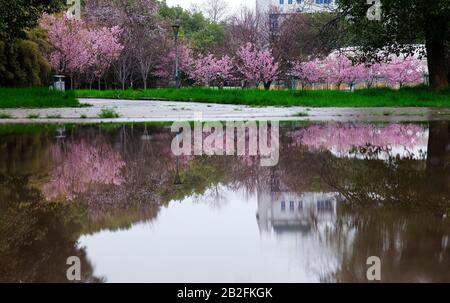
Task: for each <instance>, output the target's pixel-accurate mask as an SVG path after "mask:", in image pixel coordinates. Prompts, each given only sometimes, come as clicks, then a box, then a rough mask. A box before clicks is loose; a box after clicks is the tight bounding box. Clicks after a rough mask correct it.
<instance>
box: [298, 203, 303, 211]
mask: <svg viewBox="0 0 450 303" xmlns="http://www.w3.org/2000/svg"><path fill="white" fill-rule="evenodd" d="M298 209H300V210H301V209H303V201H298Z"/></svg>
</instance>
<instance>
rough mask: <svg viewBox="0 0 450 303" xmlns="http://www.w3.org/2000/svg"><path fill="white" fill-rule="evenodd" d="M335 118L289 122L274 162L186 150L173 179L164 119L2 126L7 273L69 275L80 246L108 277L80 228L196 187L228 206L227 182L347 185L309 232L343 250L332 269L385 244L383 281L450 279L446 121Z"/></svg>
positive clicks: (354, 276)
mask: <svg viewBox="0 0 450 303" xmlns="http://www.w3.org/2000/svg"><path fill="white" fill-rule="evenodd" d="M359 127H360V128H361V129H362V130H358V128H359ZM334 129H337V127H336V124H321V125H312V126H298V127H295V126H293V127H287V128H282V129H281V134H280V135H281V136H280V140H281V144H280V146H281V150H280V161H279V164H278V165H277V166H275V167H261V166H259V161H256V160H257V159H255V158H254V157H253V156H241V157H217V156H211V157H210V156H201V157H195V158H190V157H189V158H188V157H186V158H181V159H180V160H181V161H180V163H181V168H180V176H181V179H182V184H181V185H175V184H174V182H173V181H174V174H175V164H176V161H175V157H174V156H173V155H172V153H171V151H170V143H171V140H172V137H173V135H172V134H171V133H170V130H169V129H167V128H163V127H150V126H144V125H134V126H133V125H128V126H108V127H104V126H102V127H97V126H95V127H94V126H89V127H80V128H73V129H68V130H67V131H66V136H65V138H64V139H63V140H61V139H56V138H54V137H53V134H52V133H46V132H37V133H34V134H29V135H23V134H22V135H17V136H8V137H5V138H2V139H4V140H2V144H1V145H0V151H1V154H0V172H1V174H0V183H1V191H0V208H1V210H2V211H1V213H0V216H1V221H0V244H1V246H0V247H1V248H0V249H1V250H2V251H1V252H2V253H1V256H0V262H1V264H0V265H1V266H0V280H4V281H18V280H23V281H50V280H53V281H63V280H64V279H65V269H66V265H65V258H67V256H69V255H77V256H80V258H81V259H82V262H83V264H87V265H86V266H87V268H88V270H87V271H86V272H83V274H86V276H85V277H84V278H83V279H84V280H86V281H100V280H101V279H99V278H96V277H93V276H92V266H91V265H89V262H88V260H86V257H85V253H84V251H83V250H82V249H80V248H78V247H77V246H76V240H77V238H78V237H79V236H80V235H81V234H84V233H93V232H96V231H99V230H102V229H112V230H114V229H119V228H129V227H130V226H131V225H132V224H135V223H137V222H140V221H148V220H152V219H153V218H155V217H156V216H157V214H158V211H159V208H160V205H163V204H166V203H169V202H170V201H172V200H183V199H184V198H185V197H188V196H197V197H201V201H200V200H199V201H200V202H201V203H203V201H205V202H210V203H211V205H214V206H217V205H219V206H220V204H221V203H225V202H226V201H224V200H223V199H221V189H223V188H228V189H231V190H244V191H246V192H248V193H249V194H252V193H255V192H269V193H270V192H289V193H294V194H295V193H296V194H298V196H299V197H301V195H302V193H305V192H311V193H320V192H323V193H338V194H339V196H340V197H341V199H342V200H343V203H341V204H340V206H339V207H338V211H337V214H336V218H335V221H334V222H333V225H329V224H328V225H327V229H326V230H320V229H319V227H320V224H318V219H317V218H311V220H312V222H315V224H312V225H311V226H312V228H311V230H310V231H309V232H311V233H316V235H319V236H318V237H317V239H319V240H320V241H323V242H322V243H324V244H325V245H327V247H332V248H333V251H335V252H336V253H337V254H339V256H340V257H339V258H337V260H339V262H340V264H339V269H338V270H336V271H335V272H333V273H332V274H329V273H327V274H324V275H323V279H324V280H335V279H336V280H339V281H364V280H365V268H366V265H365V259H366V258H367V256H369V255H379V256H380V257H382V260H383V259H384V260H385V263H383V264H384V265H383V272H384V274H385V275H384V279H385V280H386V281H389V280H392V281H394V280H413V281H418V280H424V281H427V280H431V279H434V280H447V281H448V280H449V279H450V277H449V274H446V272H445V271H444V270H443V268H446V267H447V268H448V265H449V260H450V258H449V248H448V241H449V238H448V237H449V235H450V234H449V232H450V231H449V228H448V226H449V223H448V221H447V219H443V217H442V216H443V214H447V213H448V211H449V203H450V202H449V200H448V197H450V192H449V190H450V189H449V180H450V179H449V175H450V174H449V165H448V164H449V158H448V146H449V143H450V141H449V133H448V123H442V122H433V123H431V124H430V126H429V130H428V133H429V136H428V142H426V140H425V141H424V138H426V136H425V134H426V133H427V130H426V128H425V126H423V125H422V126H420V125H419V126H418V125H406V126H404V125H403V126H402V125H390V126H387V127H385V126H376V125H369V126H368V125H363V126H361V125H356V124H340V127H339V131H338V132H337V133H339V136H336V135H333V130H334ZM346 131H348V132H349V134H347V133H346ZM380 134H382V135H380ZM322 135H323V137H322V138H321V136H322ZM402 135H404V137H401V136H402ZM365 136H366V137H365ZM367 136H368V137H367ZM306 139H308V140H306ZM340 139H343V140H344V142H341V141H339V140H340ZM327 144H328V145H327ZM418 145H420V148H416V147H417V146H418ZM336 146H337V147H338V148H336ZM398 146H401V147H402V148H405V149H407V150H408V152H407V153H405V152H399V148H393V147H398ZM424 146H425V147H426V150H425V149H424V148H423V147H424ZM28 149H31V150H32V151H30V150H28ZM421 149H422V150H421ZM402 150H403V149H402ZM418 153H420V154H418ZM57 156H58V157H57ZM99 158H101V159H103V160H99ZM97 160H99V161H97ZM102 161H103V162H102ZM97 162H98V163H97ZM118 180H119V181H118ZM62 181H63V182H62ZM52 182H55V183H52ZM58 182H61V183H58ZM49 184H50V185H51V186H50V185H49ZM57 184H63V185H64V184H65V185H64V186H63V187H59V189H58V187H57V186H55V185H57ZM73 184H76V185H77V184H78V185H80V184H81V185H80V186H78V185H77V186H74V185H73ZM61 188H62V189H64V190H60V189H61ZM41 189H42V191H41ZM42 193H44V194H45V197H44V196H43V195H42ZM54 200H58V201H59V202H55V201H54ZM52 201H53V202H52ZM83 266H84V265H83ZM434 272H435V273H436V274H435V275H434V274H433V273H434Z"/></svg>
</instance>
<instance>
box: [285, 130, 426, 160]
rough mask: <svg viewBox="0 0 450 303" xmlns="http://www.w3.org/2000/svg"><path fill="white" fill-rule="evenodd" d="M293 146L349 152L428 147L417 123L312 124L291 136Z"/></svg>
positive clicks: (422, 131)
mask: <svg viewBox="0 0 450 303" xmlns="http://www.w3.org/2000/svg"><path fill="white" fill-rule="evenodd" d="M292 137H293V140H294V143H295V144H297V145H305V146H307V147H308V148H309V149H311V150H320V149H327V150H330V151H336V152H340V153H348V152H349V151H351V150H352V149H353V148H354V147H363V146H368V145H370V146H378V147H386V146H402V147H404V148H410V149H411V148H414V147H415V146H417V145H423V144H426V138H425V136H424V129H423V128H422V127H420V126H418V125H414V124H391V125H389V126H386V127H378V126H376V125H354V124H344V123H327V124H321V125H313V126H310V127H308V128H305V129H302V130H300V131H296V132H294V133H293V134H292Z"/></svg>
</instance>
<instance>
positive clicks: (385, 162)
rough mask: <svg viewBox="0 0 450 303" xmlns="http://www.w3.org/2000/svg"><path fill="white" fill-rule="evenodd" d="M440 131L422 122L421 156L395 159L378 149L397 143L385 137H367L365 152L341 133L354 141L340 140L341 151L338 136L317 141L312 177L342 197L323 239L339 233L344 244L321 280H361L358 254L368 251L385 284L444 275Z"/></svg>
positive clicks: (446, 231) (443, 139)
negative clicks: (345, 247)
mask: <svg viewBox="0 0 450 303" xmlns="http://www.w3.org/2000/svg"><path fill="white" fill-rule="evenodd" d="M323 127H327V126H326V125H325V126H323V125H322V126H321V128H323ZM403 127H404V126H403ZM448 129H449V126H448V123H445V122H432V123H430V126H429V133H430V136H429V139H428V142H425V145H427V151H426V153H425V154H424V156H418V155H417V154H416V155H414V154H411V153H409V154H403V155H402V156H400V155H399V154H398V153H395V152H393V150H392V149H391V148H386V146H394V145H396V144H398V143H394V142H393V141H390V140H389V137H386V140H385V142H384V143H383V144H380V143H379V145H376V144H373V142H372V143H371V144H370V146H371V148H370V149H368V148H367V146H369V144H367V145H366V144H364V140H362V141H360V140H361V138H356V139H352V136H343V138H345V139H346V140H349V141H348V142H352V141H353V142H355V141H358V140H359V141H360V143H359V145H358V144H351V143H350V144H349V143H348V142H347V143H344V144H342V145H341V146H347V149H346V153H345V155H343V156H336V153H335V152H334V150H333V148H334V147H335V146H336V145H339V140H337V141H333V143H332V144H331V146H327V145H326V143H329V142H330V141H327V140H322V141H321V142H322V143H324V142H325V144H324V145H321V148H320V149H319V151H317V149H316V155H317V156H312V157H315V162H314V163H315V166H316V169H315V174H317V175H318V176H319V177H320V180H321V181H322V182H323V183H324V184H325V185H326V186H329V187H330V188H332V189H333V190H334V191H336V192H338V193H339V194H340V195H341V196H342V197H343V199H344V201H343V203H342V204H341V206H340V207H339V212H338V217H337V220H336V224H335V227H334V228H333V229H332V230H331V234H330V235H331V237H330V239H340V238H341V237H342V236H344V237H345V238H347V240H345V241H344V243H349V242H351V243H352V245H351V246H349V247H348V250H343V251H342V264H341V265H340V268H339V270H337V271H336V272H334V273H333V274H330V275H326V276H324V277H323V279H324V280H337V281H360V282H364V281H367V279H366V276H365V274H366V269H367V266H366V259H367V257H368V256H372V255H375V256H379V257H380V258H381V260H382V279H383V281H386V282H388V281H415V282H418V281H426V282H431V281H434V282H436V281H448V280H449V279H450V274H449V273H448V271H447V270H446V268H448V267H449V265H450V247H449V237H450V222H449V221H448V219H446V216H447V214H448V212H449V207H450V200H449V197H450V188H449V182H448V180H449V168H450V167H449V146H450V137H449V133H448ZM320 139H321V138H320V136H319V138H316V140H315V141H314V142H317V140H320ZM370 140H372V139H371V138H370ZM370 140H367V141H370ZM391 140H392V139H391ZM395 140H397V139H395ZM397 142H399V141H397ZM407 142H408V141H406V142H403V144H404V143H407ZM427 143H428V144H427ZM307 147H309V146H307ZM314 147H317V146H314ZM413 147H414V146H410V147H409V148H413ZM351 150H353V151H355V150H356V152H358V153H359V154H360V155H362V157H360V158H359V159H355V158H353V157H351V155H350V154H349V153H347V152H348V151H351ZM367 151H370V152H371V154H370V155H367V154H366V152H367ZM416 152H419V151H416ZM380 154H383V155H382V156H380Z"/></svg>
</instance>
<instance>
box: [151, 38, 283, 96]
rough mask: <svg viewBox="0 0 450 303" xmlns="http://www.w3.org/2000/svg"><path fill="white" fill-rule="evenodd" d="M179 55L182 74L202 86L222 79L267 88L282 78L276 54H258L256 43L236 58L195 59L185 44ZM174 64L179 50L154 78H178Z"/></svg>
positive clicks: (164, 61)
mask: <svg viewBox="0 0 450 303" xmlns="http://www.w3.org/2000/svg"><path fill="white" fill-rule="evenodd" d="M178 52H179V66H180V71H181V72H182V73H184V74H185V75H186V76H187V77H188V78H190V79H192V80H194V81H195V82H196V83H198V84H204V85H210V83H211V82H212V81H213V80H214V79H216V78H217V76H220V77H221V78H222V79H223V80H225V81H227V80H228V81H229V80H235V79H241V80H246V81H248V82H249V83H251V84H254V85H256V86H258V85H259V84H261V83H262V84H264V86H265V87H266V88H267V87H268V86H270V83H271V82H272V81H274V80H276V79H277V76H278V74H279V71H278V63H276V62H275V59H274V58H273V56H272V51H271V50H270V49H267V50H258V49H257V47H256V46H255V45H254V44H252V43H247V44H246V45H244V46H242V47H241V48H240V49H239V50H238V51H237V53H236V57H235V58H231V57H229V56H227V55H225V56H223V57H221V58H218V57H217V56H215V55H213V54H207V55H204V56H202V55H199V56H194V53H193V51H192V50H191V49H190V48H189V47H188V46H186V45H183V44H182V45H180V46H179V51H178ZM174 62H175V49H174V48H172V49H171V51H170V52H169V53H168V55H167V56H166V57H165V58H164V59H163V62H161V64H160V65H159V66H158V67H157V68H156V71H155V72H154V75H155V76H157V77H160V78H165V79H170V78H171V77H173V75H174V70H173V66H174Z"/></svg>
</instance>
